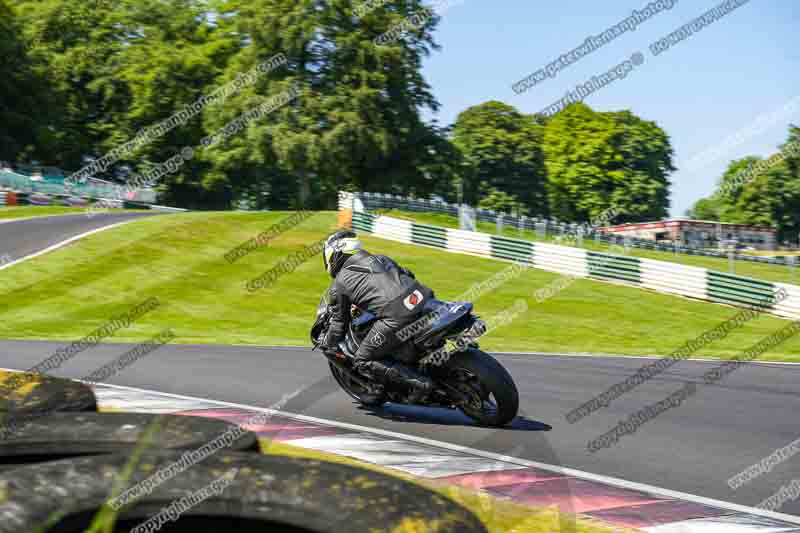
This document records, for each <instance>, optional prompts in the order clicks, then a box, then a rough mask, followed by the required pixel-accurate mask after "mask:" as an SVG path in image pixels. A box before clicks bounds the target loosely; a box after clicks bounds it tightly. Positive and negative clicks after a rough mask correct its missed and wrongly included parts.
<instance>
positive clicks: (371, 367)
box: [363, 361, 433, 403]
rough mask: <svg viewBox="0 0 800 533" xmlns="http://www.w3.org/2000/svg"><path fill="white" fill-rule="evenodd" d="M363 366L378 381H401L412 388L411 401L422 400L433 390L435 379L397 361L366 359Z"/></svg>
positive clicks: (417, 401) (409, 399)
mask: <svg viewBox="0 0 800 533" xmlns="http://www.w3.org/2000/svg"><path fill="white" fill-rule="evenodd" d="M363 368H364V370H366V372H368V373H369V375H370V376H371V377H373V378H374V379H375V380H376V381H377V382H378V383H381V384H383V385H385V384H387V383H389V382H394V383H400V384H402V385H405V386H407V387H408V388H409V389H411V394H409V396H408V401H409V403H419V402H421V401H422V400H424V399H425V397H427V396H428V394H430V393H431V391H432V390H433V381H431V379H430V378H429V377H427V376H424V375H422V374H420V373H419V372H417V371H415V370H414V369H412V368H410V367H408V366H406V365H404V364H402V363H399V362H397V361H365V364H364V365H363Z"/></svg>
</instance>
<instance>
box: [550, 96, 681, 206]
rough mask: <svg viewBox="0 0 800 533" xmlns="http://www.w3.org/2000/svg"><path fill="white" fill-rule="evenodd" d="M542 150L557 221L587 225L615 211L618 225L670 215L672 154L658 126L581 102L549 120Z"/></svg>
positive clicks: (621, 112)
mask: <svg viewBox="0 0 800 533" xmlns="http://www.w3.org/2000/svg"><path fill="white" fill-rule="evenodd" d="M543 148H544V153H545V165H546V168H547V177H548V182H547V184H548V201H549V204H550V209H551V211H552V212H553V214H554V215H555V217H556V218H559V219H562V220H567V221H573V222H589V221H590V220H592V219H593V218H595V217H597V216H599V215H600V214H601V213H603V212H604V211H606V210H607V209H609V208H611V207H614V208H615V209H616V210H617V211H619V213H620V215H619V217H618V220H619V221H620V222H637V221H643V220H657V219H661V218H664V217H665V216H666V215H667V210H668V207H669V185H670V183H669V180H668V178H667V176H668V174H669V173H670V172H671V171H673V170H675V168H674V166H673V163H672V156H673V150H672V146H671V145H670V142H669V137H668V136H667V134H666V133H665V132H664V131H663V130H662V129H661V128H659V127H658V125H656V124H655V123H654V122H649V121H645V120H642V119H641V118H639V117H637V116H635V115H634V114H632V113H631V112H630V111H620V112H613V113H598V112H595V111H593V110H592V109H591V108H589V106H587V105H585V104H583V103H577V104H573V105H570V106H568V107H567V108H565V109H564V110H563V111H561V112H560V113H558V114H557V115H555V116H554V117H552V118H550V119H549V120H548V121H547V123H546V126H545V129H544V137H543Z"/></svg>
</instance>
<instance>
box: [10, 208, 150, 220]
mask: <svg viewBox="0 0 800 533" xmlns="http://www.w3.org/2000/svg"><path fill="white" fill-rule="evenodd" d="M108 211H109V212H114V213H116V212H120V213H123V212H131V211H141V210H139V209H114V210H113V211H112V210H108ZM85 212H86V208H85V207H66V206H57V205H43V206H35V205H22V206H0V220H10V219H15V218H30V217H49V216H53V215H77V214H79V213H85ZM95 212H96V213H97V212H99V211H95Z"/></svg>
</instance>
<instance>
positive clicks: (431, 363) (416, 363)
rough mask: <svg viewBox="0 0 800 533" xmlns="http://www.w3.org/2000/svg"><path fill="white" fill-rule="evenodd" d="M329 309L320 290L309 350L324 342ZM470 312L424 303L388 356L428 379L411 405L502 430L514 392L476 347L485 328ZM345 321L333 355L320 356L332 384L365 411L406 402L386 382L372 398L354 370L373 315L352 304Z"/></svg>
mask: <svg viewBox="0 0 800 533" xmlns="http://www.w3.org/2000/svg"><path fill="white" fill-rule="evenodd" d="M330 306H331V302H330V301H329V295H328V292H327V291H326V292H325V293H324V294H323V295H322V299H321V300H320V304H319V306H318V307H317V318H316V321H315V322H314V325H313V326H312V328H311V332H310V336H311V342H312V344H313V345H314V350H316V349H317V348H318V347H319V346H320V344H321V343H322V340H323V339H324V338H325V333H326V332H327V329H328V326H329V324H330V320H331V313H330ZM472 311H473V305H472V304H471V303H470V302H444V301H441V300H436V299H431V300H429V301H428V302H427V303H426V304H425V307H424V308H423V315H422V316H421V317H420V318H419V319H418V320H417V321H416V322H414V323H412V324H411V325H409V326H406V328H403V329H401V330H400V331H399V332H398V333H397V335H398V337H399V338H400V339H404V340H403V342H402V344H400V345H399V346H398V348H397V350H396V352H395V353H393V354H392V357H393V358H394V359H395V360H397V361H400V362H401V363H404V364H407V365H410V366H412V367H414V368H416V369H417V370H418V371H419V372H421V373H423V374H425V375H427V376H428V377H430V378H431V379H432V380H433V382H434V388H433V391H432V392H431V394H429V395H428V396H427V397H426V398H425V399H424V400H422V401H421V402H419V403H417V405H423V406H428V407H444V408H448V409H458V410H460V411H461V412H463V413H464V414H465V415H467V416H468V417H470V418H472V419H473V420H475V421H476V422H478V423H479V424H482V425H486V426H494V427H500V426H504V425H506V424H508V423H509V422H511V421H512V420H513V419H514V418H515V417H516V416H517V411H518V409H519V393H518V392H517V386H516V385H515V384H514V380H513V378H512V377H511V375H510V374H509V373H508V371H507V370H506V369H505V368H504V367H503V366H502V365H501V364H500V363H499V362H497V360H496V359H494V358H493V357H492V356H490V355H489V354H487V353H485V352H483V351H481V350H480V349H479V346H478V343H477V339H478V337H480V336H481V335H483V334H484V333H485V332H486V324H485V323H484V322H483V321H482V320H480V319H479V318H478V317H477V316H475V315H474V314H473V312H472ZM351 317H352V319H351V320H350V324H349V326H348V329H347V332H346V335H345V338H344V340H343V341H342V342H340V343H339V349H338V350H337V351H336V353H324V352H323V355H324V357H325V358H326V359H327V360H328V366H329V367H330V370H331V373H332V374H333V377H334V379H335V380H336V382H337V383H338V384H339V386H341V387H342V389H344V391H345V392H346V393H347V394H348V395H349V396H350V397H352V398H353V399H355V400H357V401H358V402H360V403H362V404H364V405H367V406H369V407H379V406H381V405H383V404H384V403H386V402H394V403H400V404H410V402H409V401H408V398H409V391H408V390H406V389H405V387H404V386H403V385H401V384H393V383H390V384H387V385H386V386H385V389H384V390H383V392H382V393H381V394H379V395H377V396H376V395H375V394H373V393H372V392H373V391H374V389H373V388H372V387H371V386H370V379H369V378H368V377H365V376H364V375H363V374H361V373H360V372H358V371H357V370H355V368H354V367H353V362H354V360H355V353H356V351H357V350H358V347H359V345H360V344H361V343H362V342H363V341H364V338H365V337H366V335H367V333H368V332H369V330H370V328H371V327H372V325H373V323H374V322H375V321H376V320H378V317H377V316H375V315H374V314H372V313H370V312H368V311H366V310H363V309H359V308H358V307H357V306H355V305H354V306H352V308H351Z"/></svg>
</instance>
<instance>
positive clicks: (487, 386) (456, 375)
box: [446, 349, 519, 427]
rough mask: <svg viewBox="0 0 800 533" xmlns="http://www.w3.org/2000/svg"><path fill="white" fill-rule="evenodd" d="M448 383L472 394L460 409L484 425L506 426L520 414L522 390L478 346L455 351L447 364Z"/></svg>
mask: <svg viewBox="0 0 800 533" xmlns="http://www.w3.org/2000/svg"><path fill="white" fill-rule="evenodd" d="M446 366H447V370H448V374H449V375H448V378H447V379H448V382H449V383H450V384H451V385H453V386H455V387H456V388H458V390H459V391H461V392H462V393H464V394H465V395H467V396H468V397H470V399H471V401H470V402H469V403H461V404H459V405H458V406H457V407H458V409H459V410H460V411H461V412H462V413H464V414H465V415H467V416H468V417H470V418H472V419H473V420H475V421H476V422H478V423H479V424H481V425H484V426H493V427H501V426H505V425H506V424H508V423H509V422H511V421H512V420H514V418H516V416H517V412H518V411H519V392H518V391H517V386H516V385H515V384H514V379H513V378H512V377H511V375H510V374H509V373H508V371H507V370H506V369H505V368H504V367H503V365H501V364H500V363H498V362H497V360H496V359H495V358H494V357H492V356H491V355H489V354H487V353H485V352H482V351H481V350H477V349H469V350H466V351H463V352H459V353H457V354H455V355H454V356H453V357H452V358H451V359H450V361H448V362H447V364H446Z"/></svg>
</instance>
